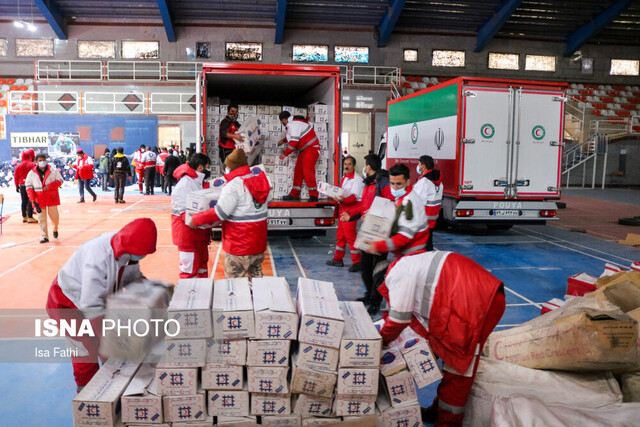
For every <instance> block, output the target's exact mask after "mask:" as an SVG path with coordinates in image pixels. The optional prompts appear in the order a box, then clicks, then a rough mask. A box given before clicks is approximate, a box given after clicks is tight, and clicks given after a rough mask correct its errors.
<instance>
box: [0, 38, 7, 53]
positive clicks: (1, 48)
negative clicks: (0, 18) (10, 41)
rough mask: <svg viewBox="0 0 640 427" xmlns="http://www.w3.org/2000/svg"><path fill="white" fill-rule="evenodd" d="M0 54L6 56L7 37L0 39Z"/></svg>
mask: <svg viewBox="0 0 640 427" xmlns="http://www.w3.org/2000/svg"><path fill="white" fill-rule="evenodd" d="M0 56H7V39H0Z"/></svg>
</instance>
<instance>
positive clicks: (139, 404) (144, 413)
mask: <svg viewBox="0 0 640 427" xmlns="http://www.w3.org/2000/svg"><path fill="white" fill-rule="evenodd" d="M121 404H122V422H123V423H125V424H129V423H153V424H156V423H161V422H162V420H163V416H162V397H161V396H160V395H159V393H158V382H157V379H156V369H155V366H154V365H152V364H149V363H143V364H142V365H140V369H138V372H136V375H135V376H134V377H133V379H132V380H131V382H130V383H129V386H128V387H127V389H126V390H125V391H124V393H123V394H122V400H121Z"/></svg>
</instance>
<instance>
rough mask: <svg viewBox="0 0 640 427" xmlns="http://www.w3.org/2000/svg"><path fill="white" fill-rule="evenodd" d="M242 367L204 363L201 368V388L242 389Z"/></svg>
mask: <svg viewBox="0 0 640 427" xmlns="http://www.w3.org/2000/svg"><path fill="white" fill-rule="evenodd" d="M243 371H244V369H243V367H242V366H234V365H215V364H211V365H205V367H204V368H202V388H203V389H205V390H242V384H243V377H244V375H243Z"/></svg>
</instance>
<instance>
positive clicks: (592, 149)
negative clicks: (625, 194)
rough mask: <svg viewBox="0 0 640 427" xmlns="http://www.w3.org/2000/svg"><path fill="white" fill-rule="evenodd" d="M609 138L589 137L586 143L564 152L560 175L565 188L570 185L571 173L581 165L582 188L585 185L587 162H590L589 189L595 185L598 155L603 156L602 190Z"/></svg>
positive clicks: (595, 135) (598, 135)
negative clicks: (563, 180) (564, 180)
mask: <svg viewBox="0 0 640 427" xmlns="http://www.w3.org/2000/svg"><path fill="white" fill-rule="evenodd" d="M608 146H609V136H608V135H605V134H594V135H591V136H590V137H589V138H588V139H587V140H586V141H584V142H582V143H579V144H576V145H574V146H572V147H571V148H569V149H568V150H566V151H565V153H564V155H563V159H562V165H563V168H562V169H563V170H562V175H563V176H565V179H566V182H565V187H567V188H568V187H569V184H570V183H571V171H572V170H573V169H575V168H577V167H578V166H580V165H582V188H584V187H585V184H586V175H587V162H588V161H589V160H593V162H592V167H593V169H592V177H591V188H595V185H596V169H597V166H598V154H604V162H603V165H602V188H604V184H605V177H606V172H607V156H608Z"/></svg>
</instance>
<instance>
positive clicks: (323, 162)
mask: <svg viewBox="0 0 640 427" xmlns="http://www.w3.org/2000/svg"><path fill="white" fill-rule="evenodd" d="M328 166H329V161H328V160H327V159H322V158H318V161H317V162H316V169H317V170H325V169H327V167H328Z"/></svg>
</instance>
